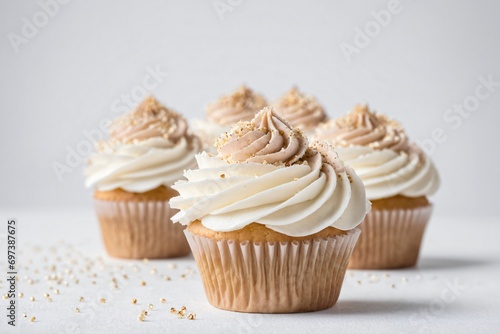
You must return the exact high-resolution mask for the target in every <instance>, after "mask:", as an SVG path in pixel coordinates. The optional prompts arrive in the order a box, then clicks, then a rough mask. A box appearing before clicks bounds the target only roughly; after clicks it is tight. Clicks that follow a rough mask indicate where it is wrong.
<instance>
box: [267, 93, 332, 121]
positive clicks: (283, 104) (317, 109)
mask: <svg viewBox="0 0 500 334" xmlns="http://www.w3.org/2000/svg"><path fill="white" fill-rule="evenodd" d="M274 106H275V108H276V111H277V112H278V114H280V115H281V116H283V117H284V118H285V119H286V120H287V121H288V122H289V123H290V125H292V126H293V127H299V128H302V129H304V130H312V129H314V127H315V126H317V125H318V124H320V123H321V122H324V121H325V120H326V119H327V116H326V114H325V110H324V109H323V107H322V106H321V105H320V104H319V103H318V101H317V100H316V98H315V97H313V96H311V95H306V94H303V93H301V92H300V91H299V90H298V89H297V87H292V89H290V90H289V91H288V92H286V93H285V94H284V95H283V96H282V97H281V98H280V99H278V100H277V101H276V102H275V104H274Z"/></svg>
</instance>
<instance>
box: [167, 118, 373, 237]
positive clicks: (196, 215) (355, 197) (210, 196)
mask: <svg viewBox="0 0 500 334" xmlns="http://www.w3.org/2000/svg"><path fill="white" fill-rule="evenodd" d="M217 147H218V152H219V153H218V155H217V156H211V155H209V154H208V153H205V152H203V153H201V154H198V155H196V159H197V162H198V166H199V168H198V169H193V170H188V171H186V172H185V173H184V176H185V177H186V180H180V181H177V182H176V183H175V184H174V186H173V188H174V189H175V190H177V191H178V192H179V194H180V195H179V196H177V197H174V198H172V199H171V200H170V205H171V206H172V207H173V208H177V209H179V210H180V211H179V212H178V213H177V214H176V215H175V216H174V217H172V220H173V221H177V222H180V223H181V224H183V225H187V224H189V223H190V222H192V221H195V220H200V221H201V223H202V224H203V225H204V226H205V227H206V228H209V229H212V230H214V231H219V232H227V231H234V230H239V229H241V228H243V227H245V226H246V225H248V224H251V223H254V222H256V223H259V224H263V225H265V226H266V227H268V228H269V229H272V230H274V231H277V232H280V233H283V234H286V235H289V236H308V235H311V234H314V233H316V232H319V231H321V230H323V229H324V228H326V227H329V226H333V227H335V228H338V229H341V230H349V229H352V228H354V227H356V226H357V225H358V224H359V223H360V222H361V221H362V220H363V218H364V217H365V215H366V213H367V211H368V210H369V202H368V201H367V200H366V197H365V190H364V187H363V184H362V182H361V180H360V179H359V178H358V176H357V175H356V173H354V171H353V170H352V169H351V168H349V167H348V166H345V165H344V164H343V163H342V162H341V161H340V160H339V158H338V156H337V153H335V151H333V148H332V147H331V146H329V145H328V144H326V143H320V142H317V143H314V144H313V145H308V141H307V138H305V137H304V136H303V135H302V133H301V131H300V130H296V129H292V128H291V127H290V125H289V124H288V123H287V122H286V121H284V120H283V119H282V118H280V117H279V116H278V115H277V114H276V113H275V112H274V111H273V109H272V108H266V109H264V110H262V111H261V112H260V113H259V114H257V115H256V117H255V118H254V119H253V120H252V121H251V122H241V123H239V124H237V125H235V126H234V127H233V128H232V130H231V133H230V134H227V135H223V136H222V137H221V139H220V140H219V142H218V145H217Z"/></svg>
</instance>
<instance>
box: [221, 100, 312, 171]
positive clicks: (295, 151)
mask: <svg viewBox="0 0 500 334" xmlns="http://www.w3.org/2000/svg"><path fill="white" fill-rule="evenodd" d="M307 145H308V142H307V138H306V137H305V136H304V135H303V134H302V133H301V131H300V130H298V129H292V127H291V126H290V125H289V124H288V123H287V122H286V121H285V120H284V119H282V118H281V117H279V116H278V115H277V114H276V112H275V111H274V110H273V108H272V107H267V108H264V109H263V110H262V111H260V112H259V113H258V114H257V115H256V116H255V118H254V119H253V120H252V121H250V122H239V123H237V124H236V125H234V126H233V128H232V129H231V131H230V132H229V133H225V134H223V135H222V136H221V137H220V138H219V139H218V140H217V142H216V146H217V151H218V153H219V157H220V158H221V159H223V160H225V161H227V162H229V163H238V162H258V163H267V164H278V165H282V164H284V165H287V166H288V165H291V164H293V163H294V162H296V161H298V160H299V159H301V158H302V157H303V156H304V153H305V152H306V149H307Z"/></svg>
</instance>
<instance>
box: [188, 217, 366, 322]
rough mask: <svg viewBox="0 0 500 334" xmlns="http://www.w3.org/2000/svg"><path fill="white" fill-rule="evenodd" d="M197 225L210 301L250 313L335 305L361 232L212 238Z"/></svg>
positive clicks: (191, 232) (193, 236) (196, 248)
mask: <svg viewBox="0 0 500 334" xmlns="http://www.w3.org/2000/svg"><path fill="white" fill-rule="evenodd" d="M191 225H193V224H191ZM191 225H190V226H189V227H188V229H186V231H185V234H186V237H187V239H188V242H189V245H190V246H191V250H192V252H193V256H194V258H195V260H196V263H197V266H198V269H199V271H200V275H201V278H202V281H203V286H204V289H205V293H206V296H207V299H208V301H209V303H210V304H212V305H213V306H215V307H217V308H220V309H224V310H229V311H237V312H249V313H294V312H311V311H318V310H323V309H327V308H330V307H332V306H333V305H334V304H335V303H336V301H337V299H338V297H339V294H340V290H341V287H342V283H343V281H344V276H345V272H346V269H347V264H348V262H349V258H350V256H351V252H352V250H353V248H354V245H355V244H356V241H357V239H358V236H359V233H360V231H359V229H354V230H351V231H348V232H344V233H342V234H339V235H335V234H334V235H332V236H323V237H316V238H314V237H313V238H310V239H308V238H307V237H306V238H300V240H285V241H247V240H245V241H242V240H238V239H223V238H215V237H212V238H210V237H207V236H205V235H202V234H200V233H199V232H200V225H201V224H199V223H198V224H195V225H194V227H195V228H193V229H191ZM252 225H254V224H252ZM202 229H203V228H202ZM269 231H270V230H269ZM228 233H232V232H228ZM273 233H274V234H278V233H276V232H274V231H271V234H273ZM218 235H220V233H218ZM268 237H269V234H268Z"/></svg>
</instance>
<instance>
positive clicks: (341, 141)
mask: <svg viewBox="0 0 500 334" xmlns="http://www.w3.org/2000/svg"><path fill="white" fill-rule="evenodd" d="M316 138H318V139H321V140H328V141H329V142H330V143H332V144H333V145H334V146H336V147H337V146H339V147H348V146H355V145H360V146H368V147H371V148H373V149H376V150H382V149H385V148H389V149H392V150H394V151H401V150H408V149H410V145H409V141H408V137H407V135H406V133H405V131H404V129H403V127H402V126H401V125H400V124H399V123H398V122H396V121H394V120H390V119H388V118H387V117H386V116H385V115H382V114H377V113H374V112H371V111H370V110H369V109H368V106H367V105H356V106H355V107H354V110H353V111H352V112H351V113H349V114H347V115H345V116H344V117H341V118H337V119H333V120H331V121H328V122H326V123H324V124H322V125H320V126H319V127H318V129H317V130H316Z"/></svg>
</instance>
